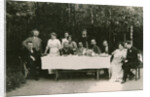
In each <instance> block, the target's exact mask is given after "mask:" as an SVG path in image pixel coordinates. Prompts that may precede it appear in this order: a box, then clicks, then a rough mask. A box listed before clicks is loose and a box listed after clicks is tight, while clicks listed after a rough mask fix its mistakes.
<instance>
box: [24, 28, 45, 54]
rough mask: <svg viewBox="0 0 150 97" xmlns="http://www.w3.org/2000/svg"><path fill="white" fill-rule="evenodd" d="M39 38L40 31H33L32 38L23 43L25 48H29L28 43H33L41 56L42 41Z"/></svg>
mask: <svg viewBox="0 0 150 97" xmlns="http://www.w3.org/2000/svg"><path fill="white" fill-rule="evenodd" d="M38 36H39V31H38V30H36V29H34V30H32V36H31V37H28V38H27V39H25V40H24V41H23V43H22V44H23V46H24V47H26V48H27V44H26V43H27V42H28V41H31V42H32V43H33V48H35V50H36V51H37V52H39V53H40V54H41V53H42V40H41V39H40V38H39V37H38Z"/></svg>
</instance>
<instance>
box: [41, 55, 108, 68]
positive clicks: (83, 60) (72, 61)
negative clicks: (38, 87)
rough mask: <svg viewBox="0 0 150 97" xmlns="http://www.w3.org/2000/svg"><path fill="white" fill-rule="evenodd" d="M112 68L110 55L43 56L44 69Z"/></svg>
mask: <svg viewBox="0 0 150 97" xmlns="http://www.w3.org/2000/svg"><path fill="white" fill-rule="evenodd" d="M101 68H110V56H107V57H88V56H66V57H65V56H59V57H50V56H44V57H42V69H65V70H80V69H101Z"/></svg>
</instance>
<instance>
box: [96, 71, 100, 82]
mask: <svg viewBox="0 0 150 97" xmlns="http://www.w3.org/2000/svg"><path fill="white" fill-rule="evenodd" d="M99 73H100V70H99V69H97V70H96V78H97V80H99V75H100V74H99Z"/></svg>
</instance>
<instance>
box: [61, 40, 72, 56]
mask: <svg viewBox="0 0 150 97" xmlns="http://www.w3.org/2000/svg"><path fill="white" fill-rule="evenodd" d="M61 53H62V55H64V56H66V55H73V54H74V52H73V50H72V49H71V48H70V47H69V44H68V42H65V43H64V46H63V49H62V52H61Z"/></svg>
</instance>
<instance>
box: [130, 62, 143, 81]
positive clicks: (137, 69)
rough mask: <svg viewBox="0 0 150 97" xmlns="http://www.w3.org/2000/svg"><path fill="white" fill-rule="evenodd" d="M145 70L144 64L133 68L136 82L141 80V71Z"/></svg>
mask: <svg viewBox="0 0 150 97" xmlns="http://www.w3.org/2000/svg"><path fill="white" fill-rule="evenodd" d="M141 68H143V64H142V62H139V65H138V66H137V67H135V68H132V71H133V70H135V80H138V79H140V77H141V75H140V73H141V72H140V69H141Z"/></svg>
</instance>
